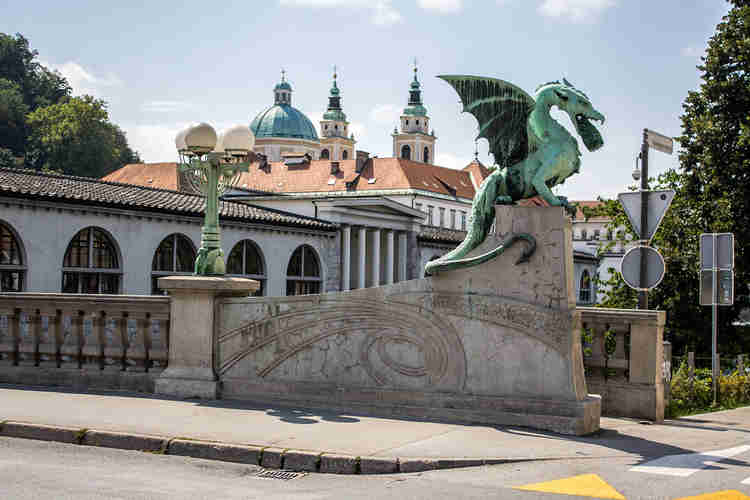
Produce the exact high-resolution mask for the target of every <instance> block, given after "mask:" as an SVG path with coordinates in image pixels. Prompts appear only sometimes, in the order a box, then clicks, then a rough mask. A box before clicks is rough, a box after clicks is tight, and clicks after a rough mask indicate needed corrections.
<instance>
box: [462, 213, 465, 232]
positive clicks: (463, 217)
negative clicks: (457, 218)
mask: <svg viewBox="0 0 750 500" xmlns="http://www.w3.org/2000/svg"><path fill="white" fill-rule="evenodd" d="M461 231H466V212H464V211H463V210H462V211H461Z"/></svg>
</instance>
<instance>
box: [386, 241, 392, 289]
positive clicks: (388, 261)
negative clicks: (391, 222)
mask: <svg viewBox="0 0 750 500" xmlns="http://www.w3.org/2000/svg"><path fill="white" fill-rule="evenodd" d="M385 243H386V246H385V283H386V284H387V285H390V284H391V283H393V229H389V230H388V231H386V233H385Z"/></svg>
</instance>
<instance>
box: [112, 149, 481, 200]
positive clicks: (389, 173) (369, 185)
mask: <svg viewBox="0 0 750 500" xmlns="http://www.w3.org/2000/svg"><path fill="white" fill-rule="evenodd" d="M338 164H339V166H338V171H337V173H335V174H331V161H330V160H313V161H311V162H310V163H309V164H304V165H295V166H294V168H289V167H288V166H287V165H285V164H284V163H283V162H272V163H269V164H268V168H265V169H260V168H259V164H257V163H254V164H253V165H251V166H250V170H249V172H246V173H243V174H242V177H241V178H240V181H239V183H238V187H241V188H245V189H249V190H254V191H261V192H266V193H274V194H275V193H329V192H330V193H333V192H337V191H346V190H347V183H351V182H355V184H354V185H353V186H352V189H353V190H355V191H380V190H388V189H393V190H396V189H419V190H423V191H430V192H433V193H440V194H444V195H448V196H458V197H462V198H468V199H472V198H473V197H474V186H473V184H472V182H471V179H470V177H469V173H468V172H467V171H463V170H455V169H452V168H446V167H440V166H437V165H428V164H424V163H419V162H414V161H409V160H402V159H400V158H370V159H369V160H368V161H367V162H366V163H365V166H364V168H363V169H362V172H361V174H358V173H357V171H356V169H357V161H356V160H355V159H351V160H341V161H338ZM150 165H158V166H157V167H156V168H155V170H157V171H159V172H161V174H160V175H156V174H155V173H152V171H151V169H150ZM170 169H171V171H172V172H173V174H170V175H166V174H164V173H163V172H164V171H165V170H170ZM176 170H177V164H176V163H157V164H148V163H147V164H139V165H126V166H125V167H123V168H121V169H120V170H117V171H115V172H113V173H111V174H109V175H108V176H107V178H105V179H104V180H107V179H108V178H111V177H113V176H116V178H117V179H118V182H123V183H127V184H135V185H139V186H151V187H159V188H164V189H175V188H174V187H172V186H177V185H178V184H180V183H179V182H178V181H177V179H178V175H177V173H176ZM171 175H173V176H174V179H175V180H174V181H172V180H171ZM149 179H151V182H149Z"/></svg>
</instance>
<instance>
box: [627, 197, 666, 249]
mask: <svg viewBox="0 0 750 500" xmlns="http://www.w3.org/2000/svg"><path fill="white" fill-rule="evenodd" d="M646 193H647V196H648V218H647V224H646V236H645V239H646V240H648V241H651V238H653V237H654V234H656V230H657V229H659V224H661V220H662V219H663V218H664V214H665V213H667V209H668V208H669V205H671V204H672V199H673V198H674V191H673V190H671V189H666V190H663V191H646ZM642 195H643V191H631V192H629V193H620V194H618V195H617V199H619V200H620V204H621V205H622V208H624V209H625V214H626V215H627V216H628V219H630V223H631V224H632V225H633V230H634V231H635V232H636V234H637V238H638V239H643V238H642V237H641V234H642V233H641V200H642Z"/></svg>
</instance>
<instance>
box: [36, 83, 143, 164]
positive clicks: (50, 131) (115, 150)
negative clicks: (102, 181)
mask: <svg viewBox="0 0 750 500" xmlns="http://www.w3.org/2000/svg"><path fill="white" fill-rule="evenodd" d="M28 125H29V127H30V128H31V136H30V138H29V139H30V140H29V144H30V151H29V156H30V161H31V162H33V164H34V166H35V167H36V168H38V169H53V170H59V171H62V172H64V173H67V174H73V175H81V176H93V177H101V176H104V175H106V174H108V173H109V172H112V171H113V170H115V169H117V168H119V167H120V166H122V165H123V162H132V161H138V156H137V154H136V153H135V152H133V151H132V150H131V149H130V148H129V147H128V145H127V140H126V138H125V135H124V133H123V132H122V130H120V128H119V127H117V126H116V125H113V124H112V123H110V122H109V116H108V113H107V107H106V103H105V102H104V101H102V100H99V99H95V98H93V97H91V96H83V97H72V98H70V99H67V100H66V101H64V102H60V103H58V104H52V105H50V106H45V107H41V108H38V109H37V110H36V111H34V112H32V113H30V114H29V115H28Z"/></svg>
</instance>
